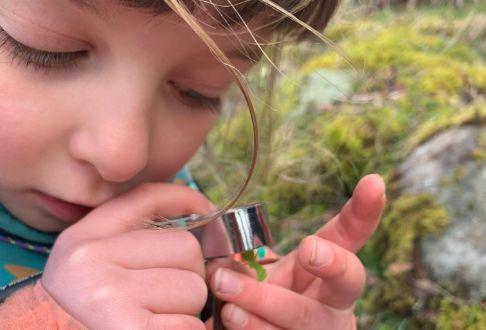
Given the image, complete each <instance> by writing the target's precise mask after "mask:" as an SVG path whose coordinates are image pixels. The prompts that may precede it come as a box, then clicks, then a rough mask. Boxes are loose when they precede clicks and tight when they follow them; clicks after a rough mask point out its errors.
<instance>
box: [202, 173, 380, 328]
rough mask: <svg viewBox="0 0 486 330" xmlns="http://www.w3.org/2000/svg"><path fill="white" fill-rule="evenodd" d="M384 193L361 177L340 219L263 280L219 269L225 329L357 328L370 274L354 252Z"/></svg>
mask: <svg viewBox="0 0 486 330" xmlns="http://www.w3.org/2000/svg"><path fill="white" fill-rule="evenodd" d="M384 190H385V187H384V183H383V181H382V180H381V178H380V177H379V176H378V175H368V176H366V177H364V178H363V179H361V181H360V182H359V183H358V185H357V187H356V189H355V191H354V194H353V197H352V199H351V200H349V201H348V203H347V204H346V205H345V206H344V207H343V209H342V210H341V212H340V213H339V214H338V215H337V216H336V217H334V218H333V219H332V220H331V221H330V222H328V223H327V224H326V225H324V226H323V227H322V228H321V229H320V230H318V231H317V233H316V234H315V235H312V236H308V237H306V238H305V239H304V240H303V241H302V243H301V244H300V246H299V247H298V248H297V249H296V250H294V251H293V252H291V253H290V254H288V255H286V256H284V257H282V258H281V259H280V260H278V261H277V262H276V263H273V264H270V265H267V266H266V268H267V273H268V277H267V279H266V280H265V281H264V282H258V281H256V280H255V279H253V278H252V277H249V276H247V275H243V274H241V273H240V272H241V270H240V272H235V271H230V270H227V269H224V271H223V269H222V268H220V269H219V270H218V271H217V272H216V273H215V274H213V276H211V288H212V291H213V292H215V293H216V296H217V297H218V298H220V299H222V300H224V301H227V302H229V303H228V304H226V305H225V306H224V308H223V311H222V319H223V322H224V324H225V326H226V327H227V329H229V330H231V329H295V330H304V329H352V328H356V324H355V318H354V314H353V305H354V303H355V301H356V299H357V298H358V297H359V296H360V294H361V292H362V290H363V287H364V284H365V277H366V274H365V270H364V267H363V265H362V264H361V262H360V261H359V259H358V258H357V257H356V255H355V253H356V252H357V251H358V250H359V249H360V248H361V247H362V246H363V245H364V244H365V242H366V241H367V240H368V239H369V237H370V236H371V235H372V233H373V232H374V230H375V228H376V227H377V225H378V223H379V220H380V216H381V213H382V210H383V208H384V205H385V192H384ZM212 266H213V267H214V265H212ZM231 268H233V269H238V268H239V269H241V266H237V265H233V266H231ZM212 269H213V270H214V268H212ZM208 272H211V270H208ZM210 324H211V321H210V322H208V324H207V326H208V328H210V327H211V325H210Z"/></svg>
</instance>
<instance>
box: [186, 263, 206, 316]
mask: <svg viewBox="0 0 486 330" xmlns="http://www.w3.org/2000/svg"><path fill="white" fill-rule="evenodd" d="M187 283H188V284H187V286H186V288H187V290H188V294H189V295H190V296H191V301H192V304H191V306H189V308H188V309H189V310H190V314H193V315H195V314H198V313H199V312H201V310H202V309H203V308H204V305H205V304H206V300H207V297H208V287H207V285H206V282H205V281H204V280H203V279H202V278H201V277H200V276H199V275H198V274H196V273H192V272H190V273H189V274H188V279H187Z"/></svg>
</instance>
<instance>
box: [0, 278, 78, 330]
mask: <svg viewBox="0 0 486 330" xmlns="http://www.w3.org/2000/svg"><path fill="white" fill-rule="evenodd" d="M0 329H2V330H14V329H15V330H17V329H19V330H20V329H22V330H24V329H25V330H33V329H62V330H64V329H69V330H80V329H87V328H86V327H84V326H83V325H82V324H81V323H80V322H78V321H77V320H76V319H74V318H73V317H72V316H71V315H69V314H68V313H67V312H65V311H64V310H63V309H62V308H61V307H60V306H59V305H58V304H57V303H56V302H55V301H54V299H52V297H51V296H50V295H49V293H47V291H46V290H45V289H44V287H43V286H42V284H41V282H40V281H37V282H36V284H35V285H29V286H27V287H25V288H22V289H19V291H16V292H15V293H13V294H12V295H11V296H9V297H8V298H7V299H6V300H5V302H4V303H3V304H1V305H0Z"/></svg>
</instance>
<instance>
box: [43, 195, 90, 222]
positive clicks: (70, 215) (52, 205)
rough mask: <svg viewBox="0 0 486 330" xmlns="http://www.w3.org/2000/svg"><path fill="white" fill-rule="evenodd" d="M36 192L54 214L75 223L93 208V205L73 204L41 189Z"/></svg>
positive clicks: (65, 220)
mask: <svg viewBox="0 0 486 330" xmlns="http://www.w3.org/2000/svg"><path fill="white" fill-rule="evenodd" d="M35 194H36V195H37V197H38V199H39V200H40V202H41V203H42V204H43V205H44V206H45V208H46V209H47V210H48V211H49V212H50V213H51V214H52V215H53V216H55V217H56V218H58V219H60V220H62V221H64V222H67V223H74V222H76V221H78V220H80V219H81V218H83V217H84V216H85V215H86V214H88V213H89V212H90V211H91V210H93V208H91V207H87V206H84V205H79V204H73V203H70V202H67V201H65V200H62V199H59V198H56V197H53V196H50V195H46V194H44V193H42V192H39V191H36V192H35Z"/></svg>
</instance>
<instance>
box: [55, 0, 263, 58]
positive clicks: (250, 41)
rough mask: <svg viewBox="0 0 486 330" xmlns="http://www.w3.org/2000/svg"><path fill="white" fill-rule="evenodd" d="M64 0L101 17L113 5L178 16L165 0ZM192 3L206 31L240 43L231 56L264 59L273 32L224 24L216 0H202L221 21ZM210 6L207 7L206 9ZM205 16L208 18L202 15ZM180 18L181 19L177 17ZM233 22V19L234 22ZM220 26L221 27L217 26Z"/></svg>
mask: <svg viewBox="0 0 486 330" xmlns="http://www.w3.org/2000/svg"><path fill="white" fill-rule="evenodd" d="M61 1H68V2H70V3H72V4H73V5H75V6H76V7H78V8H80V9H81V10H83V11H86V12H91V13H94V14H96V15H97V16H100V17H106V16H107V15H109V10H110V7H111V8H114V7H125V8H132V9H137V10H140V12H141V13H143V14H151V16H157V17H162V18H165V17H169V16H170V17H172V18H174V17H176V16H175V14H174V12H173V11H172V10H171V9H170V7H169V6H168V5H167V4H166V3H165V1H164V0H61ZM230 1H231V0H225V2H226V3H227V4H229V3H230ZM183 2H188V3H189V4H192V8H191V5H189V6H188V10H189V11H190V12H192V13H195V14H194V15H196V16H198V15H197V12H198V11H199V12H200V13H201V14H203V15H202V17H200V16H198V17H197V18H196V21H197V22H199V23H201V24H200V25H201V26H202V27H203V28H204V29H205V30H206V32H207V33H208V34H209V35H212V36H226V37H232V38H233V39H235V40H236V41H237V43H238V47H237V48H236V49H234V50H232V51H231V52H230V53H229V54H227V55H228V56H230V57H236V58H240V59H244V60H249V61H250V62H257V61H259V60H260V59H261V56H262V48H261V47H262V46H263V45H264V44H265V43H266V42H265V41H266V40H265V38H266V37H268V36H269V35H270V33H265V32H263V33H258V34H256V33H255V32H254V31H250V30H249V29H250V28H251V27H249V25H247V24H244V25H243V24H235V25H237V26H239V27H240V28H239V29H236V28H234V27H233V26H231V27H226V28H225V27H224V25H230V23H229V22H228V21H227V20H226V19H225V18H224V17H223V15H222V14H221V13H220V12H219V9H218V8H216V6H217V5H215V4H214V2H213V1H209V2H208V1H202V2H201V3H203V4H204V3H206V4H209V6H211V7H212V8H216V9H215V13H216V14H219V15H218V16H220V17H219V19H220V20H222V21H223V23H222V22H220V21H218V19H217V18H215V15H210V14H209V12H207V11H206V10H205V8H203V7H199V9H197V8H195V7H197V6H196V5H195V4H196V2H197V1H196V0H191V1H184V0H183ZM206 9H207V8H206ZM203 17H205V18H203ZM176 19H178V20H179V21H181V19H180V18H178V17H176ZM224 22H225V23H226V24H225V23H224ZM233 23H234V21H233ZM215 26H218V27H215Z"/></svg>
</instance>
